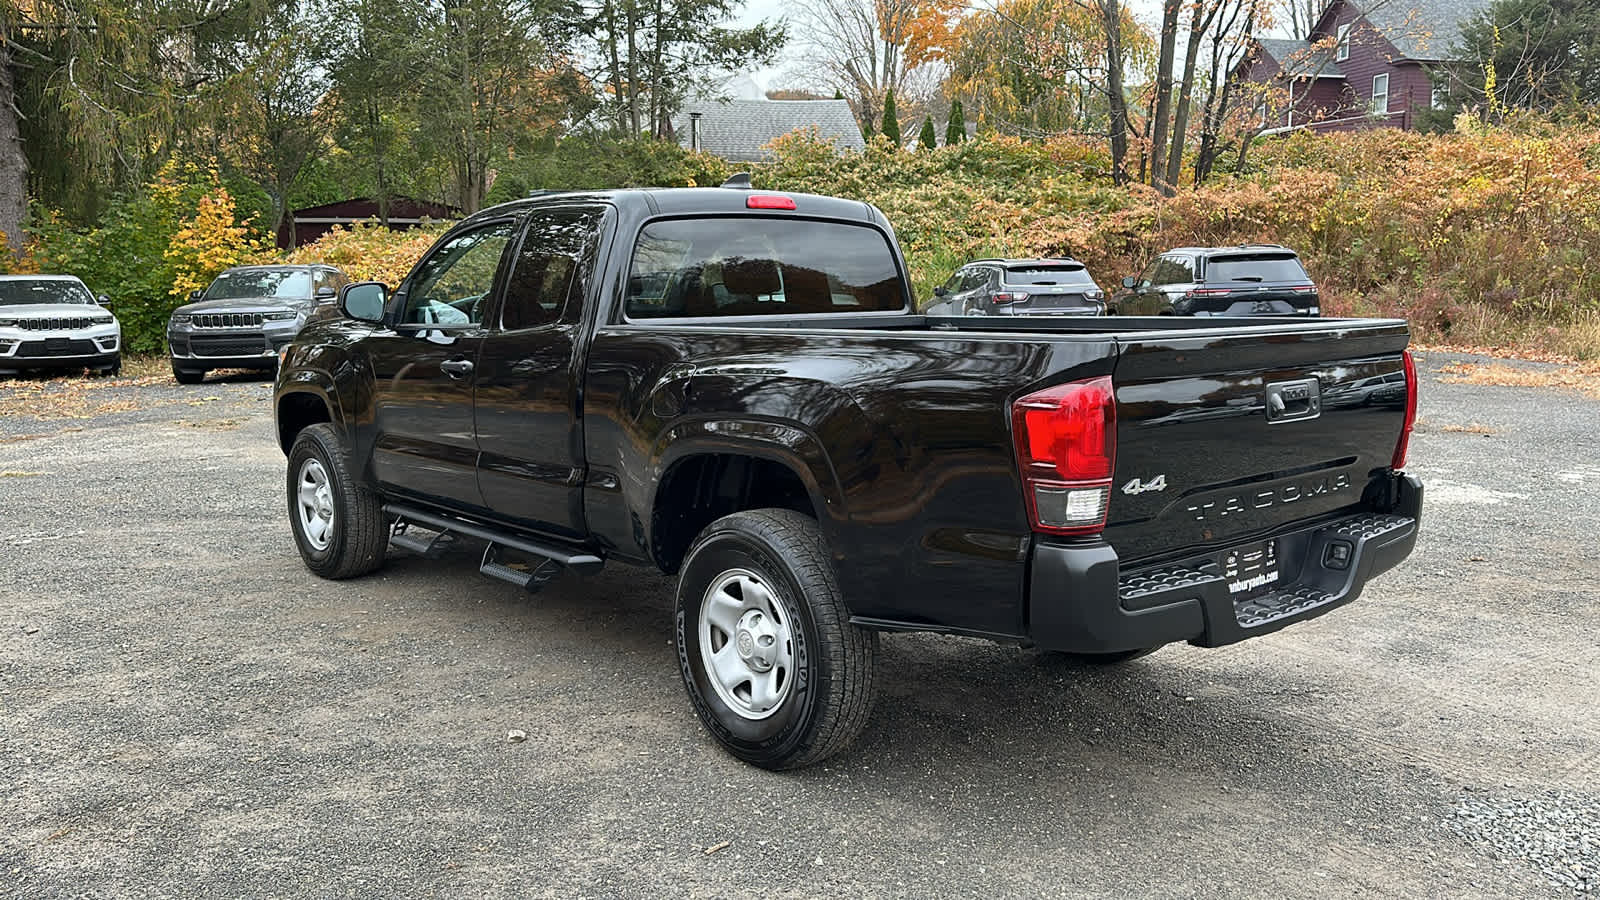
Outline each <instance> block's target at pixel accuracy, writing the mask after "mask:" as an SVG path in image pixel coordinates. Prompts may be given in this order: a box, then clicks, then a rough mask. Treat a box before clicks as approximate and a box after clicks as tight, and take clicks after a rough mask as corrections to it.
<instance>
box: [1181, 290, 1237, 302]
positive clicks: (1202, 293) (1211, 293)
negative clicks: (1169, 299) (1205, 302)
mask: <svg viewBox="0 0 1600 900" xmlns="http://www.w3.org/2000/svg"><path fill="white" fill-rule="evenodd" d="M1231 293H1233V288H1195V289H1194V290H1192V291H1184V292H1183V296H1184V297H1185V298H1187V299H1191V300H1192V299H1194V298H1195V297H1216V296H1219V295H1221V294H1231Z"/></svg>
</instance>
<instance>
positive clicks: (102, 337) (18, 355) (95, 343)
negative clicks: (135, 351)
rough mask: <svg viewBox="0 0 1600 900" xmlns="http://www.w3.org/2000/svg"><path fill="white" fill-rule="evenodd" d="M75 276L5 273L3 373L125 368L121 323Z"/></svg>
mask: <svg viewBox="0 0 1600 900" xmlns="http://www.w3.org/2000/svg"><path fill="white" fill-rule="evenodd" d="M104 302H105V298H104V297H101V298H99V299H98V300H96V299H95V296H94V295H93V294H91V293H89V288H87V287H86V286H84V283H83V282H82V281H79V280H78V279H77V278H76V277H74V276H72V275H0V374H16V373H18V372H21V371H22V370H24V369H84V368H88V369H94V370H96V371H97V372H99V373H101V374H106V375H116V374H117V373H119V372H121V371H122V325H121V324H119V323H118V322H117V317H116V316H113V315H112V314H111V312H110V311H109V310H107V309H105V308H104V307H103V306H102V305H101V304H102V303H104Z"/></svg>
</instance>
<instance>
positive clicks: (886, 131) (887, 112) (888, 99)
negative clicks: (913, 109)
mask: <svg viewBox="0 0 1600 900" xmlns="http://www.w3.org/2000/svg"><path fill="white" fill-rule="evenodd" d="M881 130H882V131H883V136H884V137H886V138H888V139H889V142H890V143H892V144H894V146H895V149H896V150H898V149H900V148H901V147H902V146H903V145H902V144H901V143H900V119H899V118H898V117H897V116H896V115H895V111H894V88H890V89H889V93H888V94H887V95H886V96H885V97H884V98H883V128H882V129H881Z"/></svg>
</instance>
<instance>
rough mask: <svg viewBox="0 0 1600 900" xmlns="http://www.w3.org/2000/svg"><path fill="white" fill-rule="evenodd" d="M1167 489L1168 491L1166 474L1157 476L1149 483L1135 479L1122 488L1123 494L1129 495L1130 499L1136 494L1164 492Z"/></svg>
mask: <svg viewBox="0 0 1600 900" xmlns="http://www.w3.org/2000/svg"><path fill="white" fill-rule="evenodd" d="M1166 489H1167V476H1166V473H1162V474H1160V475H1157V476H1156V477H1154V478H1152V479H1150V480H1149V481H1140V480H1139V479H1137V478H1135V479H1133V480H1132V481H1130V482H1128V483H1127V484H1125V485H1123V486H1122V492H1123V493H1124V494H1127V495H1129V496H1130V497H1131V496H1133V495H1135V494H1143V493H1145V492H1146V491H1164V490H1166Z"/></svg>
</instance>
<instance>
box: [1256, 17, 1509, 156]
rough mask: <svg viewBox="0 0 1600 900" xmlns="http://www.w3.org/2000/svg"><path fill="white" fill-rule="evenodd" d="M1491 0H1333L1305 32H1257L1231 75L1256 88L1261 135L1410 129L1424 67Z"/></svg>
mask: <svg viewBox="0 0 1600 900" xmlns="http://www.w3.org/2000/svg"><path fill="white" fill-rule="evenodd" d="M1488 5H1489V0H1332V2H1330V3H1329V4H1328V5H1327V6H1326V7H1325V8H1324V9H1323V10H1322V15H1321V16H1319V17H1318V18H1317V21H1316V23H1315V24H1313V25H1312V27H1311V33H1310V35H1309V36H1308V37H1307V39H1306V40H1303V41H1297V40H1277V39H1272V38H1257V39H1255V40H1254V41H1252V44H1253V46H1252V48H1251V52H1250V53H1249V54H1247V55H1246V56H1245V59H1244V61H1243V62H1242V63H1240V64H1239V68H1238V69H1237V70H1236V71H1235V77H1236V78H1239V79H1241V80H1242V81H1246V82H1251V83H1254V84H1256V85H1259V86H1260V87H1261V89H1260V91H1259V93H1260V94H1261V97H1260V110H1261V117H1262V125H1263V126H1264V127H1265V131H1264V133H1267V134H1271V133H1278V132H1284V131H1292V130H1295V129H1300V128H1311V129H1314V130H1350V129H1357V128H1405V129H1414V128H1416V127H1418V114H1419V113H1421V112H1422V111H1423V110H1426V109H1428V108H1430V107H1432V106H1434V105H1436V104H1437V102H1438V98H1437V97H1436V95H1435V93H1434V90H1433V80H1432V78H1431V77H1430V75H1429V69H1430V67H1432V66H1436V65H1439V64H1441V63H1447V62H1450V61H1451V60H1452V56H1451V53H1452V50H1453V49H1454V46H1455V44H1456V41H1457V39H1458V38H1459V37H1460V33H1461V26H1462V25H1463V24H1464V23H1466V22H1467V21H1468V20H1469V19H1471V18H1472V17H1473V16H1474V15H1476V14H1477V13H1479V12H1481V11H1483V10H1484V9H1486V8H1487V7H1488Z"/></svg>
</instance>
